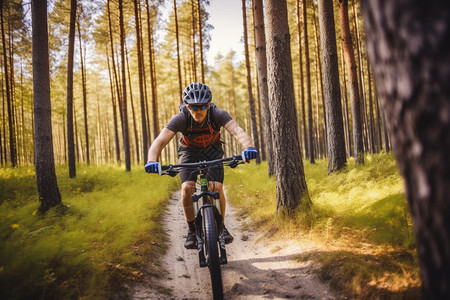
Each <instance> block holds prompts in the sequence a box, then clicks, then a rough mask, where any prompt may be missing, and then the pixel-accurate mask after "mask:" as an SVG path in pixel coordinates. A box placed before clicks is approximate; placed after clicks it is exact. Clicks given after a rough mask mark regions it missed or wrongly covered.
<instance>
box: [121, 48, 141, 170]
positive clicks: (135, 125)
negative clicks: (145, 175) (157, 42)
mask: <svg viewBox="0 0 450 300" xmlns="http://www.w3.org/2000/svg"><path fill="white" fill-rule="evenodd" d="M125 59H126V63H127V74H128V87H129V88H130V107H131V117H132V119H133V133H134V143H135V147H134V148H135V151H136V160H137V163H138V164H139V163H140V156H139V134H138V132H137V131H138V128H137V121H136V113H135V110H134V109H135V108H134V100H133V89H132V86H131V73H130V63H129V61H128V48H127V45H126V43H125ZM144 161H145V160H144Z"/></svg>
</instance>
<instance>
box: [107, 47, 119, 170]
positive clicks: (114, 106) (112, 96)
mask: <svg viewBox="0 0 450 300" xmlns="http://www.w3.org/2000/svg"><path fill="white" fill-rule="evenodd" d="M106 61H107V63H108V74H109V82H110V87H111V104H112V108H113V122H114V145H115V150H116V162H118V163H120V143H119V129H118V125H117V123H118V120H117V105H116V100H115V96H114V95H115V93H114V82H113V78H112V75H111V68H110V66H109V55H108V49H107V50H106Z"/></svg>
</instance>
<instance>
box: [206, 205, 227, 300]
mask: <svg viewBox="0 0 450 300" xmlns="http://www.w3.org/2000/svg"><path fill="white" fill-rule="evenodd" d="M203 220H204V222H205V223H204V229H205V240H206V241H205V248H206V249H205V250H206V251H205V252H206V254H207V262H208V267H209V273H210V275H211V285H212V290H213V296H214V299H223V286H222V273H221V271H220V261H219V247H218V243H217V237H218V234H217V226H216V219H215V217H214V208H213V207H207V208H205V209H204V215H203Z"/></svg>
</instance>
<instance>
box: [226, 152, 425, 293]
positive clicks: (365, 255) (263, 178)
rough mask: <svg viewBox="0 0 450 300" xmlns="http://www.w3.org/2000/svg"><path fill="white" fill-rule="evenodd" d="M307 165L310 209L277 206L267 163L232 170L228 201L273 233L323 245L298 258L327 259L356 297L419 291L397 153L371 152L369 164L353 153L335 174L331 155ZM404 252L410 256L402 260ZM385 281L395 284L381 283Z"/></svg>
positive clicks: (327, 271) (328, 274) (327, 268)
mask: <svg viewBox="0 0 450 300" xmlns="http://www.w3.org/2000/svg"><path fill="white" fill-rule="evenodd" d="M304 167H305V176H306V182H307V186H308V191H309V195H310V198H311V200H312V202H313V206H312V208H311V209H310V210H307V209H305V208H304V206H299V208H298V209H297V210H296V211H294V212H293V213H292V214H291V215H289V216H287V215H286V214H277V213H276V181H275V178H268V176H267V165H266V164H264V163H263V164H261V165H259V166H257V165H255V164H250V165H246V166H245V167H240V168H237V169H235V170H227V175H226V179H225V185H226V186H227V194H228V200H229V201H230V202H232V203H233V204H234V205H235V206H237V207H239V208H240V210H241V213H242V214H243V215H247V216H249V217H250V218H249V219H250V221H248V224H247V226H252V227H256V228H258V229H261V230H263V231H264V232H266V234H267V235H269V236H272V237H273V238H277V237H283V238H287V237H288V238H302V239H311V240H313V241H314V242H315V243H319V244H321V245H322V247H323V249H322V250H321V251H319V252H316V253H314V254H311V253H308V254H304V255H302V257H300V258H299V259H314V260H316V261H318V262H320V263H321V264H322V268H321V270H320V274H321V276H322V278H324V279H333V281H332V285H333V286H334V287H335V288H336V289H337V290H339V291H340V292H343V293H346V295H351V296H353V297H356V298H359V297H362V298H367V297H366V296H367V295H369V294H371V293H372V294H373V293H375V295H378V296H379V298H383V295H384V296H385V297H387V298H396V297H398V298H414V297H413V295H412V294H414V295H417V294H418V285H420V282H419V281H420V280H419V279H418V278H419V275H418V266H417V260H416V255H415V245H414V235H413V230H412V222H411V217H410V215H409V211H408V205H407V201H406V199H405V197H404V186H403V179H402V178H401V176H400V175H399V173H398V169H397V165H396V162H395V159H394V157H393V155H386V154H381V155H374V156H366V158H365V165H362V166H360V165H355V163H354V161H353V159H350V160H349V161H348V164H347V167H346V168H345V169H344V170H342V171H340V172H338V173H334V174H331V175H330V176H327V161H326V160H318V161H316V164H310V163H309V162H307V161H305V162H304ZM398 257H408V259H405V260H402V261H401V262H399V263H397V262H396V259H395V258H398ZM393 265H396V266H397V267H396V268H392V266H393ZM393 278H396V280H393ZM383 285H388V288H387V289H386V288H385V289H382V288H379V287H380V286H383ZM392 293H394V294H392ZM411 293H412V294H411ZM416 298H417V297H416ZM374 299H377V297H374Z"/></svg>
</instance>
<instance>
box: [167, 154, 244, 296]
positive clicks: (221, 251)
mask: <svg viewBox="0 0 450 300" xmlns="http://www.w3.org/2000/svg"><path fill="white" fill-rule="evenodd" d="M243 163H244V162H243V160H242V156H241V155H236V156H232V157H227V158H221V159H216V160H211V161H201V162H198V163H182V164H176V165H167V166H162V167H161V170H162V171H163V172H161V175H170V176H172V177H174V176H176V175H177V174H178V173H179V172H180V171H181V170H182V169H183V168H188V169H190V170H192V171H193V172H199V174H198V177H199V180H200V181H199V184H200V191H199V192H195V193H194V194H193V195H192V202H193V204H194V212H195V233H196V236H197V249H198V257H199V265H200V267H201V268H204V267H209V272H210V277H211V286H212V291H213V297H214V299H223V285H222V273H221V270H220V265H223V264H226V263H227V254H226V250H225V239H224V235H223V222H222V215H221V211H220V203H219V193H218V192H211V191H210V190H209V181H208V170H209V168H211V167H213V166H217V165H224V166H229V167H231V168H235V167H237V166H238V165H239V164H243Z"/></svg>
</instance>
